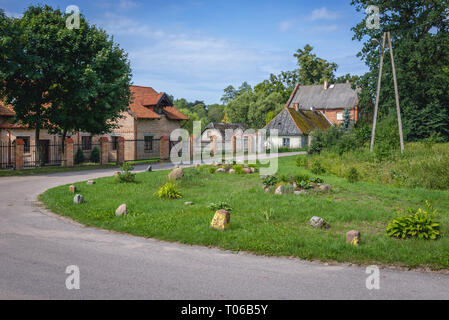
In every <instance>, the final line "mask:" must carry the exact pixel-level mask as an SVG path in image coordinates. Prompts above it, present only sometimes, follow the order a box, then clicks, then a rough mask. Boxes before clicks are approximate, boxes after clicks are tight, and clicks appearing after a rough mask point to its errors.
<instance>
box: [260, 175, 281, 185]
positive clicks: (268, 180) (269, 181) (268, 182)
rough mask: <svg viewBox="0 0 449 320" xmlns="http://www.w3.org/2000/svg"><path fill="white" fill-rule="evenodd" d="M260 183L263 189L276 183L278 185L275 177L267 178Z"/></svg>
mask: <svg viewBox="0 0 449 320" xmlns="http://www.w3.org/2000/svg"><path fill="white" fill-rule="evenodd" d="M262 183H263V185H264V186H265V187H272V186H274V185H276V183H278V179H277V178H276V176H268V177H266V178H265V179H263V182H262Z"/></svg>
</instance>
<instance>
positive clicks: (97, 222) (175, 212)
mask: <svg viewBox="0 0 449 320" xmlns="http://www.w3.org/2000/svg"><path fill="white" fill-rule="evenodd" d="M279 162H280V164H279V168H280V171H279V175H292V174H308V175H312V174H311V173H310V172H308V171H305V170H301V169H299V168H298V167H296V165H295V157H286V158H280V159H279ZM167 174H168V172H167V171H158V172H151V173H141V174H138V175H137V177H136V182H135V183H130V184H117V183H114V181H113V179H112V178H102V179H97V183H96V184H95V185H86V184H85V183H76V184H75V185H76V187H77V189H78V190H79V193H81V194H82V195H83V196H84V197H85V199H86V202H85V203H84V204H82V205H74V204H73V196H74V195H73V194H71V193H69V191H68V186H60V187H57V188H54V189H50V190H48V191H46V192H45V193H44V194H42V195H41V196H40V199H41V201H43V202H44V203H45V204H46V205H47V206H48V208H49V209H50V210H52V211H53V212H56V213H59V214H61V215H64V216H69V217H71V218H73V219H75V220H77V221H79V222H81V223H83V224H85V225H89V226H96V227H99V228H104V229H108V230H115V231H118V232H124V233H130V234H133V235H137V236H143V237H151V238H158V239H163V240H167V241H179V242H181V243H185V244H199V245H204V246H214V247H220V248H223V249H229V250H234V251H240V250H243V251H251V252H254V253H257V254H264V255H273V256H289V257H290V256H293V257H298V258H302V259H311V260H312V259H319V260H322V261H338V262H352V263H360V264H374V263H377V264H392V265H400V266H406V267H412V268H413V267H430V268H434V269H442V268H449V256H448V252H449V238H448V232H449V228H448V226H449V215H448V213H449V191H432V190H426V189H406V188H396V187H391V186H383V185H379V184H372V183H364V182H356V183H349V182H347V181H346V180H345V179H342V178H338V177H335V176H330V175H321V176H320V177H321V178H322V179H324V180H325V182H326V183H329V184H331V185H332V187H333V191H332V192H330V193H322V194H320V193H312V194H310V195H281V196H279V195H274V194H267V193H265V192H264V190H263V189H262V180H261V179H260V177H259V175H257V174H253V175H235V174H225V173H214V174H212V173H210V172H209V170H208V167H201V168H200V169H194V168H192V169H187V170H185V176H184V178H183V179H182V180H181V181H180V183H179V185H178V187H179V190H180V191H181V193H182V195H183V198H182V199H178V200H163V199H159V198H158V197H157V196H156V195H155V192H156V190H157V189H158V188H159V187H160V186H162V185H163V184H164V183H165V182H166V179H167ZM425 200H429V201H430V202H431V203H432V204H433V205H434V207H435V208H436V209H437V210H438V211H439V214H438V216H437V220H438V221H439V222H440V223H441V233H442V237H441V238H440V239H439V240H437V241H425V240H414V239H413V240H412V239H409V240H397V239H393V238H390V237H389V236H387V234H386V232H385V229H386V226H387V224H388V223H389V222H390V221H391V220H392V219H393V218H394V217H396V210H397V209H398V208H408V207H413V208H417V207H424V206H425ZM185 201H191V202H194V203H195V205H193V206H186V205H185V204H184V202H185ZM220 201H224V202H226V203H227V204H229V205H230V206H231V207H232V209H233V210H232V213H231V228H230V230H228V231H225V232H220V231H215V230H212V229H211V228H210V227H209V225H210V222H211V220H212V218H213V215H214V213H213V212H212V211H211V210H210V209H209V208H208V206H209V205H210V204H211V203H217V202H220ZM122 203H126V204H127V205H128V211H129V215H128V216H126V217H116V216H115V215H114V212H115V210H116V208H117V207H118V206H119V205H121V204H122ZM312 216H320V217H322V218H324V219H326V220H327V221H328V222H329V223H330V225H331V228H330V229H329V230H317V229H313V228H312V227H310V226H309V220H310V218H311V217H312ZM353 229H355V230H359V231H361V233H362V242H361V245H360V246H359V247H354V246H351V245H348V244H346V241H345V234H346V232H347V231H349V230H353Z"/></svg>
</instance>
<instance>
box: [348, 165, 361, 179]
mask: <svg viewBox="0 0 449 320" xmlns="http://www.w3.org/2000/svg"><path fill="white" fill-rule="evenodd" d="M359 178H360V175H359V172H358V171H357V169H356V168H354V167H351V168H349V169H348V171H347V172H346V179H347V180H348V182H350V183H355V182H357V181H359Z"/></svg>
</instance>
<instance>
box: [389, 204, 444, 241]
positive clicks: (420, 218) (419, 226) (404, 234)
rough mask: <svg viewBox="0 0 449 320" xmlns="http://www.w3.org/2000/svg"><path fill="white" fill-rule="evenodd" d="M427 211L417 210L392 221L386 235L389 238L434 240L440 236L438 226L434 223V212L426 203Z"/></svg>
mask: <svg viewBox="0 0 449 320" xmlns="http://www.w3.org/2000/svg"><path fill="white" fill-rule="evenodd" d="M426 206H427V209H426V210H425V211H424V210H422V209H418V211H417V212H415V213H413V211H412V210H410V209H409V210H408V212H409V214H408V215H405V216H401V217H398V218H395V219H393V221H391V222H390V223H389V224H388V226H387V230H386V231H387V234H388V235H389V236H390V237H395V238H400V239H406V238H418V239H426V240H429V239H430V240H436V239H437V238H438V237H439V235H440V224H439V223H438V222H435V221H434V218H435V214H436V210H435V209H434V208H433V207H432V205H431V204H430V203H429V202H428V201H426Z"/></svg>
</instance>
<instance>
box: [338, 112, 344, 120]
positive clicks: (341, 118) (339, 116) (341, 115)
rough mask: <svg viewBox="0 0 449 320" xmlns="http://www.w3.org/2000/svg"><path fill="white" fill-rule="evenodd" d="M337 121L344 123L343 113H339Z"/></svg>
mask: <svg viewBox="0 0 449 320" xmlns="http://www.w3.org/2000/svg"><path fill="white" fill-rule="evenodd" d="M337 120H338V121H343V112H339V113H337Z"/></svg>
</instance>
